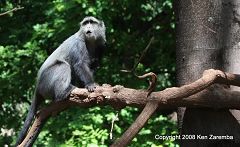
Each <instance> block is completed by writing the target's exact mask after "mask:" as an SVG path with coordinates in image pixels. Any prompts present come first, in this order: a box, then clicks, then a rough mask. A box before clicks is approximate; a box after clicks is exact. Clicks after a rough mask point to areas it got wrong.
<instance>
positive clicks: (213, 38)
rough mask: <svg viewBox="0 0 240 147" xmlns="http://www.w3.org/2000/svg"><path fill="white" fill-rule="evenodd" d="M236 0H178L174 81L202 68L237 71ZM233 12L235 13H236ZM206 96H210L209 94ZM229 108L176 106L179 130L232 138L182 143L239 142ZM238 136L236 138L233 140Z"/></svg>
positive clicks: (184, 80)
mask: <svg viewBox="0 0 240 147" xmlns="http://www.w3.org/2000/svg"><path fill="white" fill-rule="evenodd" d="M237 1H238V0H211V1H209V0H178V1H174V2H175V4H174V6H175V14H176V54H177V61H176V62H177V84H178V85H179V86H180V85H184V84H188V83H189V82H192V81H194V80H196V79H198V78H199V77H200V76H201V73H202V72H203V71H204V69H208V68H216V69H221V70H225V69H227V71H231V72H232V71H234V72H238V73H239V71H240V68H238V67H237V66H236V65H239V61H240V59H239V44H238V42H239V41H240V33H239V23H236V18H234V17H236V16H239V9H237V8H239V2H238V4H237ZM236 14H237V15H236ZM208 98H209V99H212V98H214V97H212V96H209V97H208ZM235 117H238V116H237V115H235ZM235 117H234V116H233V115H232V114H231V113H230V112H229V110H213V109H208V108H201V109H196V108H192V109H191V108H187V109H186V111H185V113H184V109H183V108H181V109H180V110H179V126H180V127H179V129H180V131H181V133H182V134H187V135H191V134H202V135H209V134H214V135H229V134H231V135H234V139H235V140H234V141H229V142H226V141H222V140H215V141H210V140H182V141H181V145H182V146H187V147H188V146H226V145H231V146H240V144H239V138H240V133H239V132H240V127H239V126H240V125H239V123H238V121H237V119H236V118H235ZM236 140H238V142H235V141H236Z"/></svg>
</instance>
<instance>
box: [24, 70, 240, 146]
mask: <svg viewBox="0 0 240 147" xmlns="http://www.w3.org/2000/svg"><path fill="white" fill-rule="evenodd" d="M213 84H216V85H213ZM217 84H227V85H234V86H240V75H236V74H231V73H224V72H222V71H220V70H213V69H210V70H206V71H205V72H204V73H203V76H202V78H200V79H199V80H197V81H195V82H193V83H191V84H188V85H184V86H182V87H173V88H167V89H165V90H163V91H158V92H152V93H151V94H150V95H149V97H146V95H147V93H148V92H147V91H145V90H136V89H130V88H125V87H123V86H120V85H117V86H114V87H112V86H110V85H103V86H99V87H97V89H96V90H95V91H94V92H93V93H89V92H88V91H87V90H86V89H83V88H76V89H74V90H73V91H72V93H71V95H70V96H69V99H68V100H65V101H60V102H55V103H52V104H51V105H49V106H48V107H46V108H44V109H42V110H40V111H39V113H38V115H37V116H36V119H35V121H34V122H33V125H32V127H31V129H30V131H29V132H28V135H27V136H26V137H25V139H24V141H23V142H22V143H21V145H20V146H25V145H26V144H27V143H29V142H31V141H32V138H33V139H34V138H36V136H37V134H38V133H39V131H40V129H39V127H40V126H42V124H43V123H44V122H45V121H46V120H47V118H49V117H50V116H52V115H56V114H57V113H59V112H61V111H63V110H65V109H67V108H69V107H71V106H80V107H93V106H96V105H111V106H112V107H114V108H123V107H125V106H133V107H139V108H143V107H144V106H145V105H146V104H147V103H148V102H150V101H152V102H155V103H156V104H157V105H156V106H157V108H158V109H165V108H177V107H209V108H214V109H216V108H229V109H240V92H237V91H230V90H229V89H226V88H224V87H223V86H221V85H217ZM211 85H212V86H211ZM206 88H207V89H206ZM210 98H211V99H210ZM151 113H153V112H151ZM140 116H141V115H140ZM140 116H139V117H140ZM150 116H151V114H150ZM140 119H141V117H140ZM142 120H143V122H144V124H145V123H146V122H147V120H148V118H144V119H143V118H142ZM138 131H139V130H134V134H131V136H135V135H136V134H137V132H138ZM34 134H35V136H34ZM33 141H34V140H33ZM123 141H124V142H126V143H127V144H128V143H129V142H130V141H131V138H129V139H128V140H123ZM121 143H123V142H121ZM113 146H115V145H114V144H113Z"/></svg>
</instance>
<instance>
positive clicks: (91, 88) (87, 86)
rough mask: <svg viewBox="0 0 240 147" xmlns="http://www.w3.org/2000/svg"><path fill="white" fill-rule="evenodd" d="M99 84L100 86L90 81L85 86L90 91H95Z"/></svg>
mask: <svg viewBox="0 0 240 147" xmlns="http://www.w3.org/2000/svg"><path fill="white" fill-rule="evenodd" d="M97 86H98V84H97V83H89V84H87V85H86V86H85V88H87V90H88V91H89V92H93V91H94V90H95V89H96V87H97Z"/></svg>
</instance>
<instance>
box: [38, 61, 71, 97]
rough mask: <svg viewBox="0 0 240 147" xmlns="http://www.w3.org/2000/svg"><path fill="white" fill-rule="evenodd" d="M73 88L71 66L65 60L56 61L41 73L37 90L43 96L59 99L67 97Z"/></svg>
mask: <svg viewBox="0 0 240 147" xmlns="http://www.w3.org/2000/svg"><path fill="white" fill-rule="evenodd" d="M74 88H75V86H73V85H72V84H71V68H70V65H69V64H68V63H67V62H64V61H56V62H55V63H54V64H53V65H52V66H50V67H49V68H47V69H46V70H45V71H44V72H43V73H42V76H41V82H40V84H39V92H40V93H42V94H43V95H45V97H51V98H53V100H54V101H60V100H63V99H65V98H67V97H68V95H69V94H70V93H71V91H72V90H73V89H74Z"/></svg>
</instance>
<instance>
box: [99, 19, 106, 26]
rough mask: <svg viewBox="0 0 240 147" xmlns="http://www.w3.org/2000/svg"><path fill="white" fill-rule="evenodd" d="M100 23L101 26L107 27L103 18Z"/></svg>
mask: <svg viewBox="0 0 240 147" xmlns="http://www.w3.org/2000/svg"><path fill="white" fill-rule="evenodd" d="M99 24H100V26H101V27H104V28H105V24H104V22H103V21H102V20H101V21H100V23H99Z"/></svg>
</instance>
